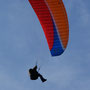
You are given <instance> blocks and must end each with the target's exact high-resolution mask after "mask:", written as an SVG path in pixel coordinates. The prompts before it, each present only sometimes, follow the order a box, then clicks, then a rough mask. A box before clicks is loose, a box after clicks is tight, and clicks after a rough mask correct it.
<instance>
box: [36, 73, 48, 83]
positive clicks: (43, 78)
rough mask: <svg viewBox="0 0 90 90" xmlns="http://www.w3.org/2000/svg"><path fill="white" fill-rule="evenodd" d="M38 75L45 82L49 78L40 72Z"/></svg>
mask: <svg viewBox="0 0 90 90" xmlns="http://www.w3.org/2000/svg"><path fill="white" fill-rule="evenodd" d="M38 76H39V77H40V79H41V81H42V82H45V81H46V80H47V79H45V78H43V76H42V75H41V74H40V73H39V74H38Z"/></svg>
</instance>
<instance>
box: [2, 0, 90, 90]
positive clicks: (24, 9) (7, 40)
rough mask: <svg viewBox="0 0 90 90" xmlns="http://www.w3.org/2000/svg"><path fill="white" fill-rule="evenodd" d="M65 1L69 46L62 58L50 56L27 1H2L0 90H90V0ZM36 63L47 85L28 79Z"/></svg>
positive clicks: (41, 31)
mask: <svg viewBox="0 0 90 90" xmlns="http://www.w3.org/2000/svg"><path fill="white" fill-rule="evenodd" d="M63 2H64V4H65V7H66V10H67V14H68V20H69V43H68V46H67V49H66V51H65V52H64V53H63V54H62V55H61V56H58V57H51V54H50V52H49V49H48V45H47V42H46V39H45V36H44V33H43V30H42V27H41V25H40V23H39V21H38V19H37V16H36V15H35V13H34V11H33V9H32V7H31V5H30V4H29V2H28V0H0V90H36V89H37V90H90V40H89V39H90V30H89V29H90V25H89V24H90V22H89V21H90V10H89V9H90V5H89V4H90V1H89V0H63ZM36 61H38V65H39V66H41V70H40V73H41V74H42V75H44V77H46V78H47V79H48V81H47V82H45V83H42V82H41V81H40V79H38V80H36V81H31V80H30V79H29V75H28V69H29V68H30V67H33V66H34V65H35V63H36Z"/></svg>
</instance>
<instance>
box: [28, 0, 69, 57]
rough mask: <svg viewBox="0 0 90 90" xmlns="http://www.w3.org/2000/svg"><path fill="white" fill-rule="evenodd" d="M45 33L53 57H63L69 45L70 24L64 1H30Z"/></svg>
mask: <svg viewBox="0 0 90 90" xmlns="http://www.w3.org/2000/svg"><path fill="white" fill-rule="evenodd" d="M29 2H30V4H31V6H32V8H33V10H34V11H35V13H36V15H37V17H38V19H39V21H40V24H41V26H42V28H43V31H44V33H45V36H46V39H47V43H48V46H49V50H50V52H51V55H52V56H58V55H61V54H62V53H63V52H64V51H65V49H66V47H67V43H68V37H69V24H68V18H67V13H66V10H65V7H64V4H63V1H62V0H29Z"/></svg>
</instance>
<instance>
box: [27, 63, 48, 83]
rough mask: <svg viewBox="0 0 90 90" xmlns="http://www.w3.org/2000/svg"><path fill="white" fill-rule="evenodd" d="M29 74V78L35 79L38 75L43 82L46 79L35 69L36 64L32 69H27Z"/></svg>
mask: <svg viewBox="0 0 90 90" xmlns="http://www.w3.org/2000/svg"><path fill="white" fill-rule="evenodd" d="M29 75H30V79H31V80H37V79H38V77H40V79H41V81H42V82H45V81H46V80H47V79H45V78H43V76H42V75H41V74H40V73H39V72H38V71H37V65H36V66H35V67H34V68H33V69H31V68H30V69H29Z"/></svg>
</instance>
